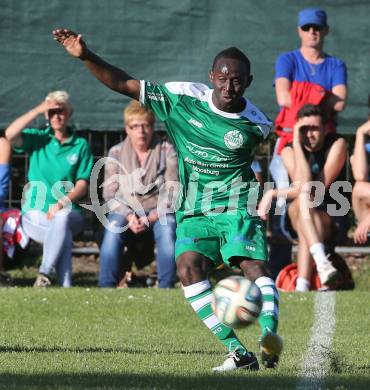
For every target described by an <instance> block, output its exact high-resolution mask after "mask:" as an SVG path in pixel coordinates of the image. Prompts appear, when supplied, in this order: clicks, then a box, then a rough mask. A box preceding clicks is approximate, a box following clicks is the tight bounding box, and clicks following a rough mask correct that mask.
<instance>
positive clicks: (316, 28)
mask: <svg viewBox="0 0 370 390" xmlns="http://www.w3.org/2000/svg"><path fill="white" fill-rule="evenodd" d="M311 28H312V29H313V31H322V30H323V29H324V26H319V25H318V24H305V25H304V26H301V30H302V31H306V32H307V31H310V29H311Z"/></svg>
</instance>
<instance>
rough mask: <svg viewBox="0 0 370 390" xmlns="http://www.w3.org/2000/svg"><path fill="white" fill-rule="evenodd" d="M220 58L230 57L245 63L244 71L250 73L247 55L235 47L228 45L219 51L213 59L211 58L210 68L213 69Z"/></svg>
mask: <svg viewBox="0 0 370 390" xmlns="http://www.w3.org/2000/svg"><path fill="white" fill-rule="evenodd" d="M222 58H230V59H234V60H239V61H241V62H243V63H244V64H245V67H246V73H247V74H250V71H251V63H250V61H249V59H248V57H247V56H246V55H245V54H244V53H243V52H242V51H241V50H239V49H238V48H237V47H234V46H233V47H229V48H227V49H225V50H222V51H220V52H219V53H218V54H217V55H216V57H215V59H214V60H213V65H212V70H214V69H215V68H216V66H217V63H218V62H219V60H220V59H222Z"/></svg>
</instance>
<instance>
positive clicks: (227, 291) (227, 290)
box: [212, 276, 262, 328]
mask: <svg viewBox="0 0 370 390" xmlns="http://www.w3.org/2000/svg"><path fill="white" fill-rule="evenodd" d="M212 308H213V311H214V313H215V314H216V316H217V318H218V320H219V321H220V322H222V323H223V324H224V325H227V326H230V327H231V328H242V327H244V326H248V325H250V324H251V323H252V322H254V321H255V320H256V319H257V318H258V316H259V314H260V312H261V308H262V295H261V290H260V289H259V287H258V286H257V285H256V284H255V283H253V282H252V281H251V280H249V279H247V278H244V277H242V276H230V277H228V278H226V279H223V280H221V281H220V282H218V283H217V284H216V286H215V288H214V290H213V298H212Z"/></svg>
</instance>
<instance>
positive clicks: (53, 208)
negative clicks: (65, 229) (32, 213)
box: [46, 203, 63, 220]
mask: <svg viewBox="0 0 370 390" xmlns="http://www.w3.org/2000/svg"><path fill="white" fill-rule="evenodd" d="M62 208H63V206H62V205H61V204H60V203H55V204H53V205H52V206H50V207H49V211H48V213H47V216H46V217H47V219H49V220H51V219H53V218H54V217H55V214H56V213H57V212H58V211H60V210H61V209H62Z"/></svg>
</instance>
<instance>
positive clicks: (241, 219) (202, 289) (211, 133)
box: [53, 29, 282, 371]
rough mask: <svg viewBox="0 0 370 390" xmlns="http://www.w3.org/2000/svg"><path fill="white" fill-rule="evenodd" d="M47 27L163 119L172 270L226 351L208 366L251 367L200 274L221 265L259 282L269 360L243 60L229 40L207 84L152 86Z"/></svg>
mask: <svg viewBox="0 0 370 390" xmlns="http://www.w3.org/2000/svg"><path fill="white" fill-rule="evenodd" d="M53 34H54V38H55V39H56V40H57V41H58V42H60V43H61V44H63V46H64V48H65V49H66V50H67V52H69V53H70V54H71V55H72V56H74V57H77V58H79V59H81V60H82V61H83V62H84V64H85V65H86V67H87V68H88V69H89V70H90V71H91V72H92V74H93V75H94V76H95V77H96V78H97V79H98V80H100V81H101V82H102V83H103V84H105V85H106V86H108V87H109V88H111V89H112V90H114V91H117V92H119V93H121V94H124V95H126V96H129V97H131V98H133V99H136V100H139V101H140V102H141V103H142V104H144V105H146V106H148V107H150V108H151V109H152V110H153V111H154V112H155V114H156V116H157V117H158V118H159V119H160V120H162V121H164V122H165V124H166V126H167V129H168V134H169V136H170V138H171V140H172V141H173V143H174V145H175V147H176V149H177V152H178V162H179V176H180V184H181V192H182V201H181V205H180V207H179V209H178V211H177V214H176V218H177V223H178V227H177V231H176V234H177V242H176V262H177V271H178V275H179V278H180V281H181V283H182V285H183V287H184V294H185V297H186V299H187V300H188V301H189V303H190V304H191V306H192V308H193V309H194V311H195V312H196V313H197V315H198V317H199V318H200V319H201V321H202V322H203V323H204V324H205V325H206V326H207V327H208V328H209V329H210V330H211V331H212V332H213V334H214V335H215V336H216V337H217V338H218V339H219V340H220V341H221V342H222V343H223V344H224V345H225V347H226V348H227V350H228V353H229V354H228V356H227V358H226V360H225V361H224V363H223V364H222V365H220V366H218V367H214V369H213V370H214V371H229V370H235V369H238V368H244V369H249V370H257V369H258V368H259V364H258V361H257V358H256V357H255V355H254V354H253V353H251V352H249V351H248V350H247V348H246V347H245V346H244V345H243V344H242V343H241V341H240V340H239V339H238V337H237V336H236V334H235V333H234V331H233V329H231V328H229V327H227V326H225V325H223V324H221V323H220V322H219V321H218V319H217V317H216V316H215V315H214V313H213V311H212V308H211V296H212V290H211V285H210V283H209V281H208V273H209V271H210V269H211V268H212V267H214V266H218V265H220V264H222V263H225V264H227V265H228V266H231V267H239V268H240V269H241V270H242V271H243V273H244V275H245V276H246V277H248V278H249V279H251V280H253V281H254V282H255V283H256V284H257V286H259V288H260V289H261V292H262V297H263V305H262V311H261V314H260V316H259V323H260V327H261V331H262V335H261V339H260V346H261V356H262V362H263V364H264V366H266V367H275V366H276V365H277V362H278V360H279V355H280V353H281V350H282V339H281V338H280V336H278V335H277V333H276V332H277V325H278V310H279V309H278V299H279V297H278V292H277V290H276V287H275V284H274V281H273V280H272V279H271V278H270V277H269V276H268V274H267V272H266V270H265V266H264V264H265V261H266V259H267V245H266V235H265V227H264V224H263V222H262V221H261V220H260V219H259V217H258V216H257V214H256V213H252V212H250V211H249V209H248V207H247V205H248V201H249V200H250V199H251V198H255V195H256V186H255V185H253V184H254V183H255V182H256V180H255V176H254V174H253V171H252V169H251V163H252V160H253V155H254V150H255V148H256V146H257V145H258V144H259V143H260V142H261V141H262V140H263V139H264V138H265V137H266V136H267V134H268V132H269V130H270V125H271V122H270V121H269V120H268V119H267V118H266V116H265V115H264V114H263V113H262V112H261V111H260V110H259V109H258V108H257V107H256V106H254V105H253V104H252V103H251V102H250V101H249V100H247V99H245V98H243V94H244V91H245V90H246V88H247V87H248V86H249V85H250V83H251V81H252V76H251V75H250V62H249V60H248V58H247V57H246V56H245V55H244V54H243V53H242V52H241V51H240V50H238V49H237V48H229V49H226V50H224V51H222V52H220V53H219V54H218V55H217V56H216V57H215V59H214V62H213V66H212V70H211V72H210V81H211V83H212V84H213V89H210V88H208V87H207V86H206V85H204V84H197V83H188V82H174V83H166V84H164V85H158V84H152V83H148V82H145V81H139V80H136V79H135V78H133V77H131V76H130V75H128V74H127V73H126V72H125V71H123V70H121V69H118V68H116V67H114V66H112V65H110V64H108V63H107V62H105V61H104V60H103V59H101V58H100V57H98V56H97V55H96V54H94V53H93V52H91V51H90V50H89V49H88V48H87V46H86V44H85V42H84V41H83V40H82V37H81V35H77V34H75V33H74V32H73V31H70V30H67V29H63V30H55V31H54V32H53Z"/></svg>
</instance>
